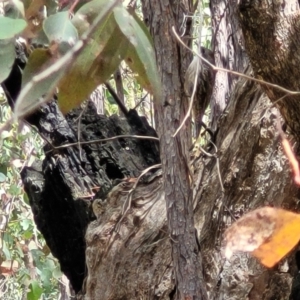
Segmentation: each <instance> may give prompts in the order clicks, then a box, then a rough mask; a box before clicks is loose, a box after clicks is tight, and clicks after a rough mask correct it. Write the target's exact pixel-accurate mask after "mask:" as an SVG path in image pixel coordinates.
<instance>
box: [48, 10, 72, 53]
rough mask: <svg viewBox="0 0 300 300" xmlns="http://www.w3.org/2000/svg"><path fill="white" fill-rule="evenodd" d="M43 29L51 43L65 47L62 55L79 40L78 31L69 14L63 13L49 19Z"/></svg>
mask: <svg viewBox="0 0 300 300" xmlns="http://www.w3.org/2000/svg"><path fill="white" fill-rule="evenodd" d="M43 29H44V32H45V34H46V36H47V37H48V39H49V41H50V43H53V42H56V43H58V44H60V47H63V49H62V51H60V52H61V53H66V52H67V51H68V50H69V49H71V47H73V46H74V44H75V43H76V41H77V40H78V33H77V29H76V28H75V27H74V25H73V24H72V22H71V21H70V19H69V12H68V11H63V12H59V13H56V14H55V15H52V16H50V17H49V18H47V19H46V20H45V21H44V23H43Z"/></svg>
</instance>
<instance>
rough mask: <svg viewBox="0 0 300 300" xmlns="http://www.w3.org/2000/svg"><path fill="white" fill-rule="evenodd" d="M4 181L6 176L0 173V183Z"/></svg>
mask: <svg viewBox="0 0 300 300" xmlns="http://www.w3.org/2000/svg"><path fill="white" fill-rule="evenodd" d="M5 180H6V176H5V175H4V174H3V173H0V182H4V181H5Z"/></svg>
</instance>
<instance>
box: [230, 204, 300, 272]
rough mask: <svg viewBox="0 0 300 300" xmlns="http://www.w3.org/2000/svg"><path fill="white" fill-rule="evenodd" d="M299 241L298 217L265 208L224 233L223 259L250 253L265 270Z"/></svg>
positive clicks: (237, 222)
mask: <svg viewBox="0 0 300 300" xmlns="http://www.w3.org/2000/svg"><path fill="white" fill-rule="evenodd" d="M299 239H300V215H299V214H296V213H292V212H289V211H286V210H283V209H280V208H272V207H264V208H260V209H256V210H254V211H252V212H249V213H247V214H246V215H244V216H243V217H241V218H240V219H239V220H238V221H236V222H235V223H234V224H233V225H231V226H230V227H229V228H228V229H227V230H226V232H225V241H226V247H225V255H226V257H227V258H230V257H231V255H232V254H233V253H234V252H236V251H245V252H252V255H254V256H255V257H257V258H258V259H259V260H260V262H261V263H262V264H263V265H265V266H266V267H270V268H271V267H273V266H274V265H275V264H276V263H278V262H279V260H281V259H282V258H283V257H284V256H285V255H286V254H288V253H289V252H290V251H291V250H292V249H293V247H294V246H295V245H296V244H297V243H298V241H299Z"/></svg>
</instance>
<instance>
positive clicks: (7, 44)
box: [0, 40, 15, 82]
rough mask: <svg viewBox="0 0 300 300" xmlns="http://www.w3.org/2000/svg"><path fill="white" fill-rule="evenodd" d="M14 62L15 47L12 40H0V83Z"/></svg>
mask: <svg viewBox="0 0 300 300" xmlns="http://www.w3.org/2000/svg"><path fill="white" fill-rule="evenodd" d="M14 61H15V46H14V43H13V41H12V40H0V82H2V81H3V80H5V79H6V78H7V77H8V75H9V74H10V72H11V69H12V66H13V64H14Z"/></svg>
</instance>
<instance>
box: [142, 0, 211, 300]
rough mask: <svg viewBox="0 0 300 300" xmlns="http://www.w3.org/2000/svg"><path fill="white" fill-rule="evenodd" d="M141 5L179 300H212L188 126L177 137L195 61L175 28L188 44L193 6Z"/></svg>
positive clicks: (184, 4)
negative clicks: (156, 84)
mask: <svg viewBox="0 0 300 300" xmlns="http://www.w3.org/2000/svg"><path fill="white" fill-rule="evenodd" d="M142 3H143V13H144V17H145V19H146V20H147V22H146V23H147V25H148V26H149V28H150V32H151V33H152V36H153V38H154V46H155V50H156V59H157V64H158V67H159V72H160V76H161V82H162V86H163V93H162V99H154V106H155V109H156V116H157V124H158V129H159V130H158V131H159V136H160V146H161V147H160V156H161V161H162V171H163V183H164V191H165V201H166V206H167V219H168V232H169V234H170V242H171V245H172V261H173V268H174V275H175V282H176V284H175V287H176V292H175V297H174V299H207V295H206V287H205V284H204V282H203V274H202V259H201V254H200V248H199V246H198V244H197V237H196V234H195V226H194V217H193V199H192V198H193V194H192V189H191V180H192V178H191V172H190V169H189V168H190V166H189V152H188V147H189V145H190V135H191V134H190V128H189V126H184V129H183V130H181V131H180V132H179V133H178V135H176V137H174V136H173V135H174V133H175V131H176V130H177V129H178V127H179V125H180V124H181V122H182V121H183V119H184V116H185V115H186V113H187V104H188V99H187V97H186V96H185V95H184V78H185V76H184V72H185V71H186V69H187V66H188V64H189V63H190V60H189V61H188V60H187V58H188V57H189V54H188V52H187V50H186V49H183V48H180V47H179V45H178V44H177V42H176V39H175V36H174V34H173V33H172V27H173V28H174V29H175V30H176V31H177V32H179V31H180V28H184V32H180V34H181V35H183V36H184V37H185V38H186V37H187V36H191V33H192V32H191V26H190V25H191V20H189V22H188V23H186V24H183V17H184V15H188V14H189V13H190V12H191V11H192V3H191V1H177V2H173V1H160V0H155V1H153V0H151V1H142Z"/></svg>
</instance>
